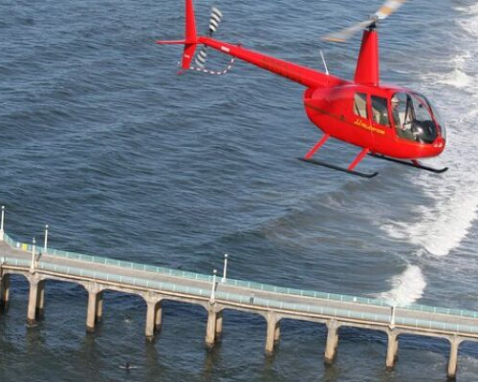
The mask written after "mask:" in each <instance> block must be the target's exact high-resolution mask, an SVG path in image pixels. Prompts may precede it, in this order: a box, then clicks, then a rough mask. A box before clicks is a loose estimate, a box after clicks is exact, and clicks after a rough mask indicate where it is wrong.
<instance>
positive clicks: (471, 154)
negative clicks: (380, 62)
mask: <svg viewBox="0 0 478 382" xmlns="http://www.w3.org/2000/svg"><path fill="white" fill-rule="evenodd" d="M461 11H463V13H464V14H466V15H467V17H466V18H464V19H462V20H460V21H458V25H459V26H460V27H461V28H462V30H463V32H464V33H463V36H460V37H461V38H462V43H463V47H464V49H463V51H462V52H460V54H458V55H456V56H455V57H453V58H452V59H451V60H450V61H449V62H448V65H449V66H451V67H452V70H450V72H449V73H445V74H443V73H428V74H427V75H424V76H423V83H424V84H429V93H431V94H433V93H435V94H437V95H439V96H440V97H441V99H442V100H444V106H443V107H442V108H443V111H444V115H446V116H447V118H446V119H447V120H448V133H449V134H448V137H447V138H448V142H447V144H448V147H447V150H445V153H444V154H443V155H442V156H441V158H440V159H438V160H433V161H432V162H435V163H436V162H442V163H446V165H447V166H449V167H450V170H449V171H448V172H447V173H446V174H444V177H440V176H436V175H434V174H433V175H432V174H428V173H420V174H419V175H418V176H416V177H415V178H414V179H413V182H414V183H415V184H416V185H417V186H418V187H419V188H420V189H421V190H422V191H423V192H424V193H425V195H427V196H428V197H429V198H430V199H431V200H432V201H433V203H432V205H427V206H415V207H414V208H415V209H414V211H413V212H414V218H413V221H405V220H402V221H388V222H386V223H385V224H383V225H382V226H381V228H382V229H383V230H384V231H385V232H386V233H387V234H388V235H389V236H390V237H392V238H396V239H399V240H402V241H408V242H409V243H411V244H413V245H415V246H417V247H418V248H419V249H418V251H416V253H417V254H418V255H420V254H424V253H425V254H428V255H431V256H436V257H442V256H446V255H448V254H449V253H450V252H451V251H452V250H453V249H455V248H458V247H459V246H460V244H461V243H462V241H463V239H464V238H465V237H466V236H467V234H468V233H469V231H470V229H471V228H472V225H473V223H474V221H475V220H476V219H477V216H478V178H477V177H476V163H478V151H477V150H476V147H477V146H478V135H477V134H476V127H477V122H478V68H477V66H476V62H477V60H476V58H477V57H478V45H477V44H476V38H478V4H475V5H473V6H471V7H468V8H466V9H461ZM443 85H447V86H445V87H443ZM450 138H451V139H450ZM442 163H441V164H442ZM438 166H439V165H438ZM426 285H427V284H426V281H425V277H424V276H423V274H422V271H421V269H420V268H419V267H418V266H416V265H409V266H408V267H407V269H406V270H405V272H403V273H402V274H401V275H397V276H395V277H394V278H393V279H392V289H391V290H389V291H387V292H383V293H381V294H380V295H379V296H378V297H380V298H384V299H386V300H387V301H388V302H389V303H390V304H391V305H393V304H396V305H397V306H404V305H409V304H412V303H414V302H415V301H417V300H418V299H419V298H421V296H422V295H423V293H424V290H425V288H426Z"/></svg>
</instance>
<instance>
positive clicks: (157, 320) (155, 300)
mask: <svg viewBox="0 0 478 382" xmlns="http://www.w3.org/2000/svg"><path fill="white" fill-rule="evenodd" d="M142 296H143V298H144V300H145V302H146V326H145V329H144V332H145V336H146V341H148V342H153V341H154V338H155V333H156V332H157V331H158V330H159V329H160V328H161V321H162V300H163V298H162V297H161V296H160V295H158V294H157V293H153V292H148V293H145V294H142Z"/></svg>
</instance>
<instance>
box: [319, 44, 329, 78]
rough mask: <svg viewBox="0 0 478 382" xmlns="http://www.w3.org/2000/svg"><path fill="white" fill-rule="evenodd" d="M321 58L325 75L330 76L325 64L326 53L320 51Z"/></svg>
mask: <svg viewBox="0 0 478 382" xmlns="http://www.w3.org/2000/svg"><path fill="white" fill-rule="evenodd" d="M320 57H322V62H323V63H324V67H325V74H327V75H329V69H328V68H327V63H326V62H325V57H324V52H322V49H321V50H320Z"/></svg>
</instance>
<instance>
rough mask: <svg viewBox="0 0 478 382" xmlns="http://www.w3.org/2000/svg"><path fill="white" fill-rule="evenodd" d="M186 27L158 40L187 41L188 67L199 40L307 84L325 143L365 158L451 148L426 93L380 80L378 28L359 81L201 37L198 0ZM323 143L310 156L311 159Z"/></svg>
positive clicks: (362, 59) (361, 61)
mask: <svg viewBox="0 0 478 382" xmlns="http://www.w3.org/2000/svg"><path fill="white" fill-rule="evenodd" d="M185 30H186V36H185V39H184V40H180V41H158V42H157V43H158V44H182V45H184V46H185V48H184V53H183V59H182V68H183V69H184V70H187V69H190V68H191V62H192V59H193V57H194V53H195V50H196V47H197V45H205V46H207V47H210V48H212V49H215V50H218V51H220V52H221V53H224V54H227V55H230V56H233V57H236V58H238V59H241V60H243V61H246V62H249V63H251V64H253V65H256V66H258V67H260V68H262V69H265V70H268V71H270V72H273V73H275V74H278V75H280V76H282V77H285V78H287V79H289V80H291V81H294V82H297V83H299V84H301V85H303V86H305V87H306V88H307V90H306V91H305V94H304V105H305V110H306V112H307V115H308V117H309V119H310V120H311V121H312V123H313V124H314V125H316V126H317V127H318V128H319V129H321V130H322V131H323V132H324V133H325V135H324V141H323V142H325V140H326V139H327V138H328V137H334V138H336V139H339V140H341V141H344V142H347V143H350V144H352V145H355V146H358V147H361V148H363V151H362V154H361V156H360V158H361V157H362V156H363V155H365V154H366V153H372V154H381V155H384V156H387V157H392V158H400V159H412V160H416V159H418V158H426V157H434V156H437V155H439V154H440V153H441V152H442V151H443V150H444V148H445V143H446V142H445V126H444V124H443V122H442V121H441V119H440V117H439V115H438V114H437V112H436V109H435V108H434V107H433V106H432V104H431V103H430V102H429V101H428V100H427V99H426V98H425V97H424V96H422V95H420V94H418V93H415V92H413V91H411V90H408V89H404V88H401V87H396V86H382V85H381V84H380V73H379V72H380V71H379V53H378V35H377V31H376V30H375V29H374V28H369V29H368V30H365V31H364V35H363V39H362V45H361V48H360V53H359V57H358V61H357V68H356V71H355V77H354V80H353V81H347V80H343V79H340V78H338V77H335V76H332V75H329V74H328V73H323V72H320V71H318V70H315V69H311V68H307V67H304V66H301V65H298V64H295V63H291V62H288V61H285V60H281V59H278V58H275V57H271V56H268V55H265V54H262V53H259V52H255V51H252V50H249V49H246V48H244V47H242V46H240V45H234V44H229V43H226V42H223V41H219V40H215V39H213V38H211V37H204V36H197V34H196V24H195V19H194V7H193V2H192V0H186V28H185ZM392 101H393V102H394V106H397V105H401V106H400V107H396V108H394V106H392ZM323 142H322V143H321V144H323ZM321 144H319V145H318V146H316V148H314V150H312V152H310V153H308V154H307V156H306V157H307V158H310V157H311V156H312V155H313V152H315V151H316V150H317V149H318V147H320V145H321ZM355 164H356V163H354V164H353V165H352V166H351V167H353V166H355Z"/></svg>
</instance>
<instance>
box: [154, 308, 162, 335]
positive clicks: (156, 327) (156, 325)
mask: <svg viewBox="0 0 478 382" xmlns="http://www.w3.org/2000/svg"><path fill="white" fill-rule="evenodd" d="M155 309H156V312H155V319H154V331H155V332H156V333H159V332H160V331H161V325H162V322H163V302H162V300H159V301H158V302H156V308H155Z"/></svg>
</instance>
